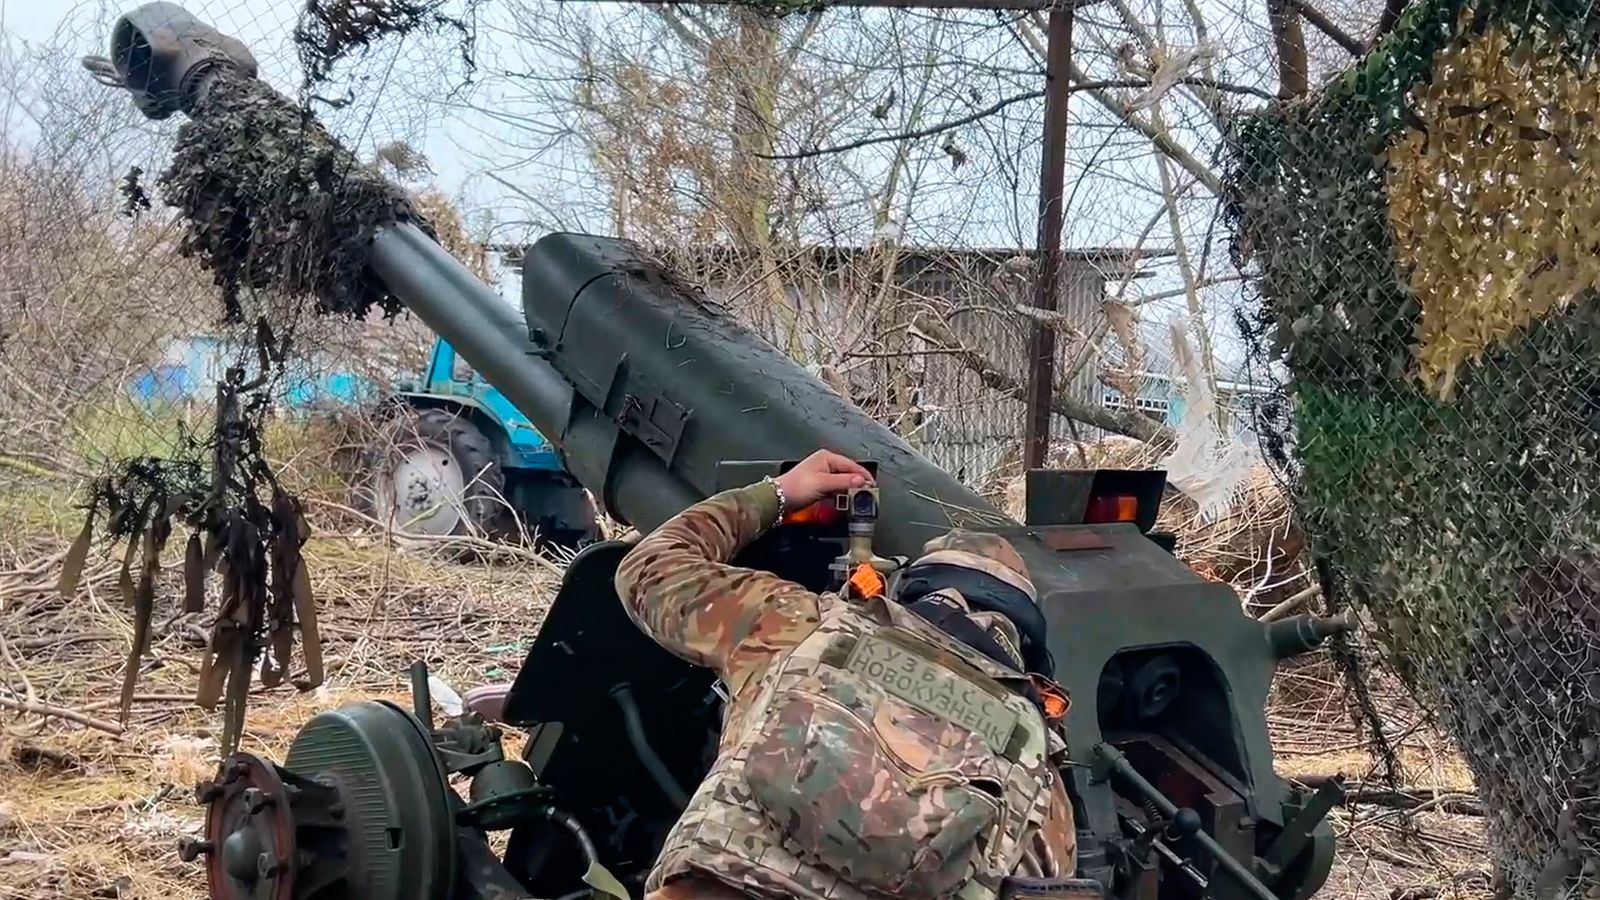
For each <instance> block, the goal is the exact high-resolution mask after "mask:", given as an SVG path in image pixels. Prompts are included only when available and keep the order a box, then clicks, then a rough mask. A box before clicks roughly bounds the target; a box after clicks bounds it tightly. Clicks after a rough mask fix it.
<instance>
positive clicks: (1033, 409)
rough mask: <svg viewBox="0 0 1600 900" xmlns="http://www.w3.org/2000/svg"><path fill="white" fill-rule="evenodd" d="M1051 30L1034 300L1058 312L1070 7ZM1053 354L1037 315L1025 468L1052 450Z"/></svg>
mask: <svg viewBox="0 0 1600 900" xmlns="http://www.w3.org/2000/svg"><path fill="white" fill-rule="evenodd" d="M1047 31H1048V43H1047V44H1046V45H1045V79H1046V82H1045V93H1044V147H1043V159H1042V160H1041V161H1040V165H1039V255H1038V265H1039V271H1038V280H1037V281H1036V282H1034V289H1033V305H1034V306H1035V307H1036V308H1038V309H1040V310H1044V311H1046V312H1055V311H1056V309H1057V308H1058V307H1057V299H1058V297H1057V295H1058V294H1059V293H1060V290H1061V219H1062V212H1063V210H1062V209H1061V203H1062V190H1063V182H1065V180H1066V170H1067V95H1068V92H1067V64H1068V62H1069V61H1070V60H1071V58H1072V7H1070V6H1068V7H1066V8H1057V9H1054V10H1052V11H1051V13H1050V23H1049V26H1048V29H1047ZM1055 355H1056V332H1055V329H1054V328H1052V327H1050V326H1048V325H1046V324H1045V323H1044V322H1043V321H1040V320H1037V319H1036V320H1035V321H1034V323H1033V331H1032V333H1031V334H1030V335H1029V338H1028V363H1029V365H1028V393H1027V422H1026V435H1027V436H1026V438H1025V441H1024V444H1023V451H1022V454H1023V455H1022V459H1023V466H1024V468H1027V469H1041V468H1044V461H1045V457H1046V456H1048V455H1049V451H1050V401H1051V399H1052V393H1053V392H1054V386H1055V385H1054V382H1055Z"/></svg>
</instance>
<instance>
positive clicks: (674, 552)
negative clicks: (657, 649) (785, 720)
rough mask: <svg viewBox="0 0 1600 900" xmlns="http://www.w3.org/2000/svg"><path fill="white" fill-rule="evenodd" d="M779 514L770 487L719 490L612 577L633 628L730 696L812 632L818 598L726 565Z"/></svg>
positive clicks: (643, 545)
mask: <svg viewBox="0 0 1600 900" xmlns="http://www.w3.org/2000/svg"><path fill="white" fill-rule="evenodd" d="M777 514H778V497H777V493H776V492H775V491H774V490H773V488H772V487H771V486H770V485H767V484H755V485H751V486H749V487H745V488H739V489H737V490H732V491H725V492H723V493H721V494H718V495H716V496H714V497H710V498H708V499H706V500H704V501H701V502H700V503H698V504H696V505H694V506H692V507H690V508H689V509H686V510H684V511H683V512H681V513H679V514H678V515H677V516H676V517H674V518H673V519H672V520H670V521H668V522H667V523H666V524H664V525H662V526H661V527H660V528H657V529H656V530H655V531H653V532H651V533H650V534H649V535H647V536H646V537H645V538H644V539H643V540H641V541H640V542H639V544H638V545H637V546H636V547H634V548H633V550H632V551H630V552H629V553H628V555H627V556H626V557H625V558H624V559H623V560H622V565H621V566H619V567H618V569H617V596H619V597H621V598H622V602H623V605H624V606H625V607H626V608H627V610H628V615H629V616H631V617H632V618H633V620H634V622H636V623H638V625H639V627H640V628H642V629H643V630H644V631H645V633H646V634H649V635H650V636H651V637H653V638H655V639H656V641H658V642H659V643H660V644H661V645H662V646H664V647H666V648H667V649H668V650H671V651H672V652H673V653H675V654H677V655H678V656H681V657H683V658H684V659H687V660H688V661H690V662H692V663H695V664H697V665H702V666H708V667H710V668H713V669H716V670H717V672H718V674H720V675H721V676H722V679H723V680H724V681H726V682H727V684H728V687H729V688H730V689H731V690H732V691H733V692H734V693H735V694H737V693H739V692H740V691H741V690H743V689H744V687H745V685H746V684H748V683H750V681H751V679H752V678H753V677H755V676H757V675H759V674H760V673H761V672H762V671H764V670H765V668H766V666H767V664H768V663H769V662H770V661H771V660H772V659H773V658H774V657H775V656H777V655H778V654H780V653H782V652H783V651H785V650H788V649H789V648H791V647H793V646H795V645H796V644H797V643H799V642H800V640H801V639H803V638H805V637H806V636H807V635H809V634H810V633H811V632H812V631H814V630H815V629H816V627H817V622H818V597H817V595H815V594H813V593H811V592H810V591H808V590H806V589H805V588H803V587H801V586H800V585H798V584H795V583H794V582H791V581H785V580H784V579H782V578H779V577H777V576H776V575H772V574H769V573H766V572H758V571H755V570H752V569H741V568H738V567H736V566H731V565H728V560H730V559H732V558H733V557H734V555H735V554H737V553H738V552H739V550H740V549H742V548H743V547H745V546H746V545H748V544H749V543H750V542H751V541H754V540H755V539H756V538H758V537H760V536H761V534H762V533H763V532H765V531H766V530H767V529H768V528H770V527H771V526H772V524H773V521H774V520H775V519H776V518H777Z"/></svg>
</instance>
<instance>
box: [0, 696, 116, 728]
mask: <svg viewBox="0 0 1600 900" xmlns="http://www.w3.org/2000/svg"><path fill="white" fill-rule="evenodd" d="M0 706H4V707H5V708H7V709H14V710H16V711H17V712H25V713H33V714H34V715H36V716H46V717H49V718H54V719H66V720H67V721H68V722H76V723H78V724H79V725H83V726H85V727H88V728H93V729H96V730H98V731H104V732H105V733H107V734H121V733H122V726H121V725H118V724H117V723H115V722H107V721H106V720H104V719H96V718H95V717H94V716H86V715H84V714H83V713H81V712H78V711H77V710H75V709H67V708H65V707H61V706H51V705H49V704H48V703H29V702H28V701H26V700H13V699H12V698H10V697H0Z"/></svg>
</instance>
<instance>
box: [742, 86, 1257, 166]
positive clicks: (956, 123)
mask: <svg viewBox="0 0 1600 900" xmlns="http://www.w3.org/2000/svg"><path fill="white" fill-rule="evenodd" d="M1078 74H1080V75H1081V74H1082V73H1081V72H1079V73H1078ZM1176 83H1178V84H1188V85H1194V86H1197V87H1204V88H1207V89H1209V90H1214V91H1224V92H1227V93H1233V94H1249V95H1251V96H1254V97H1259V98H1261V99H1262V100H1273V99H1276V98H1275V97H1273V96H1272V94H1270V93H1268V92H1267V91H1263V90H1261V89H1260V88H1255V87H1250V86H1248V85H1242V84H1228V83H1227V82H1223V81H1215V80H1213V79H1210V78H1180V79H1178V80H1177V82H1176ZM1149 86H1150V82H1149V81H1148V80H1147V79H1142V78H1119V79H1112V80H1107V81H1079V82H1076V83H1074V84H1072V85H1070V86H1068V88H1067V90H1068V91H1069V92H1072V93H1076V92H1078V91H1089V92H1095V91H1105V90H1111V89H1116V88H1147V87H1149ZM1043 96H1044V91H1043V90H1037V91H1028V92H1026V93H1022V94H1014V95H1012V96H1010V97H1007V98H1005V99H1003V100H1000V101H998V102H996V103H994V104H991V105H990V106H986V107H984V108H983V109H981V110H978V111H977V112H974V113H970V114H968V115H965V116H961V117H959V118H955V119H950V120H949V121H946V122H940V123H939V124H937V125H929V126H928V127H926V128H918V129H916V130H915V131H901V132H897V133H895V134H880V135H874V136H873V137H869V138H862V139H861V140H858V141H850V142H848V143H844V144H834V145H832V146H829V147H816V148H813V149H811V150H800V151H797V152H795V153H776V154H773V155H772V156H768V157H765V158H766V159H783V160H792V159H810V158H812V157H816V156H829V155H831V154H835V153H845V152H847V151H850V150H859V149H861V148H862V147H871V146H873V145H875V144H888V143H893V142H895V141H914V140H916V139H918V138H925V137H931V136H933V135H936V134H940V133H942V132H946V131H949V130H951V129H953V128H960V127H961V126H963V125H971V124H972V123H973V122H977V121H979V120H981V119H985V118H988V117H989V116H992V115H994V114H995V113H997V112H999V111H1001V110H1003V109H1005V108H1006V107H1008V106H1014V105H1015V104H1018V103H1022V102H1025V101H1028V100H1037V99H1038V98H1040V97H1043ZM1113 102H1114V101H1113ZM1113 111H1114V112H1115V111H1116V110H1113ZM1119 115H1120V113H1119ZM1134 127H1136V128H1138V127H1139V126H1138V125H1135V126H1134ZM1152 139H1154V138H1152ZM1178 150H1179V152H1184V151H1183V150H1182V148H1178ZM1169 155H1170V154H1169ZM1191 159H1192V157H1191ZM1179 165H1184V166H1185V168H1187V165H1186V164H1184V163H1183V162H1182V161H1181V160H1180V161H1179ZM1201 180H1202V181H1204V180H1205V179H1204V178H1202V179H1201ZM1219 184H1220V183H1219ZM1208 186H1210V185H1209V183H1208Z"/></svg>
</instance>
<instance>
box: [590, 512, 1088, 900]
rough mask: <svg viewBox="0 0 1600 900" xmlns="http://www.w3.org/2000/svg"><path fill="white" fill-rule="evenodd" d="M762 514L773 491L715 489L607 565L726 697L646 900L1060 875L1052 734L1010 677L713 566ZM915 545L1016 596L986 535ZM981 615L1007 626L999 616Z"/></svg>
mask: <svg viewBox="0 0 1600 900" xmlns="http://www.w3.org/2000/svg"><path fill="white" fill-rule="evenodd" d="M777 512H778V499H777V494H776V492H775V491H774V490H773V488H772V487H771V486H769V485H765V484H760V485H752V486H750V487H747V488H742V489H739V490H733V491H728V492H725V493H722V494H719V495H717V496H715V497H712V498H710V499H708V500H706V501H705V502H703V503H700V504H698V505H696V506H695V507H693V508H691V509H689V510H686V511H685V512H683V513H682V514H680V515H679V516H677V517H676V518H674V519H673V520H672V521H670V522H668V523H666V524H665V525H663V526H662V527H661V528H659V529H658V530H656V531H655V532H654V533H652V534H651V535H649V536H648V537H646V538H645V539H644V540H642V541H641V542H640V543H639V544H638V546H637V547H635V548H634V550H633V551H632V552H630V553H629V554H628V556H627V557H626V558H625V559H624V560H623V562H622V565H621V567H620V568H619V570H618V573H617V589H618V594H619V595H620V596H621V597H622V598H623V601H624V603H625V605H626V606H627V609H628V611H629V615H630V616H632V617H633V619H634V621H635V622H637V623H638V624H639V626H640V627H641V628H643V629H644V630H645V632H646V633H648V634H650V635H651V636H653V637H654V638H655V639H656V640H657V641H659V642H660V643H661V644H662V645H663V646H665V647H667V648H668V649H669V650H671V651H672V652H674V653H675V654H677V655H679V656H681V657H683V658H684V659H687V660H689V661H690V662H693V663H696V664H698V665H702V666H708V667H711V668H713V669H715V670H716V671H717V672H718V674H719V675H720V676H721V678H722V680H723V681H724V683H725V684H726V685H727V687H728V690H729V693H730V697H731V702H730V703H729V707H728V710H727V713H726V719H725V721H724V727H723V733H722V745H721V747H720V752H719V754H718V758H717V762H716V763H715V765H714V766H713V767H712V769H711V772H710V774H709V775H708V776H707V777H706V779H705V781H704V782H703V783H702V784H701V785H700V787H699V789H698V790H697V791H696V792H695V795H694V797H693V798H691V800H690V802H689V806H688V808H687V810H686V811H685V812H684V814H683V816H682V818H681V819H680V820H679V821H678V823H677V825H676V826H675V827H674V828H673V830H672V832H671V833H670V834H669V835H668V837H667V839H666V843H665V846H664V847H663V850H662V854H661V857H660V859H659V860H658V861H657V864H656V868H655V870H654V871H653V872H652V873H651V875H650V878H649V881H648V883H647V885H646V890H647V892H648V896H649V897H650V898H651V900H679V898H689V897H714V898H725V897H738V896H745V897H762V898H791V897H792V898H806V900H869V898H882V897H893V898H913V897H918V898H920V897H936V896H939V897H942V896H958V897H969V898H974V900H984V898H990V897H993V896H995V895H996V892H997V890H998V887H999V881H1000V879H1001V878H1003V877H1005V876H1006V875H1011V874H1015V875H1027V876H1035V877H1045V878H1054V877H1070V876H1072V875H1073V871H1074V868H1075V847H1074V835H1075V833H1074V830H1073V822H1072V811H1071V806H1070V804H1069V803H1068V801H1067V797H1066V794H1065V791H1064V787H1063V785H1062V783H1061V777H1060V774H1059V773H1058V772H1057V771H1056V768H1055V766H1054V764H1053V763H1052V762H1051V761H1050V758H1049V757H1050V756H1051V755H1052V754H1053V753H1054V752H1055V751H1057V750H1059V749H1060V748H1061V746H1062V744H1061V739H1060V736H1059V735H1057V734H1055V733H1054V732H1053V731H1051V730H1050V729H1049V728H1048V727H1047V726H1046V724H1045V722H1044V719H1043V717H1042V716H1041V715H1040V714H1039V712H1038V710H1037V708H1036V707H1034V705H1033V704H1032V703H1030V702H1029V701H1028V700H1026V699H1024V697H1023V694H1022V691H1023V689H1024V685H1025V683H1026V676H1023V675H1021V674H1020V673H1019V672H1018V671H1015V670H1012V669H1010V668H1007V667H1004V666H1000V665H997V664H996V663H994V662H993V661H991V660H990V659H989V658H987V657H985V656H983V655H981V654H979V653H976V652H974V651H972V650H970V649H968V648H967V647H965V646H964V645H962V644H960V643H958V642H956V641H954V640H952V639H950V638H949V637H947V636H946V635H945V634H944V633H943V632H941V631H939V630H938V629H936V628H934V627H933V626H932V625H930V624H928V623H927V622H926V621H924V620H923V619H922V618H920V617H918V616H917V615H915V614H913V613H911V612H910V611H908V610H906V609H904V608H902V607H900V606H899V605H898V604H895V603H893V602H889V601H885V600H882V599H875V600H868V601H864V602H849V601H846V600H843V599H841V598H839V597H837V596H835V595H832V594H823V595H818V594H814V593H812V592H810V591H808V590H806V589H804V588H802V587H801V586H800V585H797V584H794V583H793V582H789V581H785V580H784V579H782V578H779V577H777V576H775V575H771V574H769V573H765V572H759V571H753V570H749V569H741V568H737V567H734V566H731V565H727V564H726V561H727V560H729V559H731V558H732V557H733V556H734V555H735V554H736V553H737V552H738V551H739V550H740V549H741V548H742V547H744V546H745V545H747V544H749V543H750V542H751V541H753V540H755V539H756V538H757V537H759V536H760V535H761V534H762V532H764V531H765V530H766V529H767V528H769V527H770V526H771V525H772V524H773V521H774V519H775V518H776V516H777ZM929 549H930V550H931V551H933V552H934V553H941V552H942V553H946V554H968V558H966V559H964V560H963V561H964V562H966V563H971V562H972V559H971V558H970V552H971V551H973V550H975V549H978V550H982V551H987V552H988V553H990V554H992V555H991V556H990V557H988V558H989V559H990V561H991V562H998V563H1000V564H1002V565H1004V564H1006V563H1008V562H1014V564H1015V565H1014V568H1012V567H1010V566H1007V568H1008V571H1007V572H1006V573H1004V574H1003V575H1001V576H1000V577H1005V578H1007V579H1008V580H1009V581H1011V582H1012V583H1017V580H1018V579H1020V583H1021V584H1022V585H1024V586H1025V587H1026V589H1027V592H1028V594H1029V595H1030V596H1032V585H1031V584H1027V582H1026V575H1025V574H1023V572H1024V571H1025V570H1024V569H1023V567H1022V564H1021V560H1020V559H1017V558H1016V557H1015V551H1014V550H1012V549H1011V548H1010V546H1009V545H1007V544H1005V542H1004V541H1000V540H999V539H998V538H991V537H986V536H975V535H967V536H964V537H963V536H956V537H953V538H950V539H947V540H945V541H943V542H934V543H933V544H930V547H929ZM1007 552H1009V553H1010V555H1011V556H1010V559H1009V560H1008V559H1005V558H1004V554H1005V553H1007ZM984 558H985V557H983V556H979V557H978V559H979V560H982V559H984ZM955 559H956V557H952V556H949V555H947V556H946V557H945V558H944V561H946V562H951V561H954V560H955ZM985 565H988V564H987V563H985ZM955 599H956V600H957V601H959V596H957V597H956V598H955ZM974 618H975V619H976V618H978V616H976V615H975V616H974ZM993 624H994V625H995V627H996V629H997V630H998V633H999V634H1001V635H1003V630H1004V625H1005V624H1009V623H1001V622H995V623H993ZM1005 637H1008V638H1009V639H1010V640H1011V641H1012V643H1013V645H1014V644H1015V632H1014V630H1013V632H1012V633H1011V634H1010V635H1008V636H1005ZM780 823H781V824H780Z"/></svg>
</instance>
